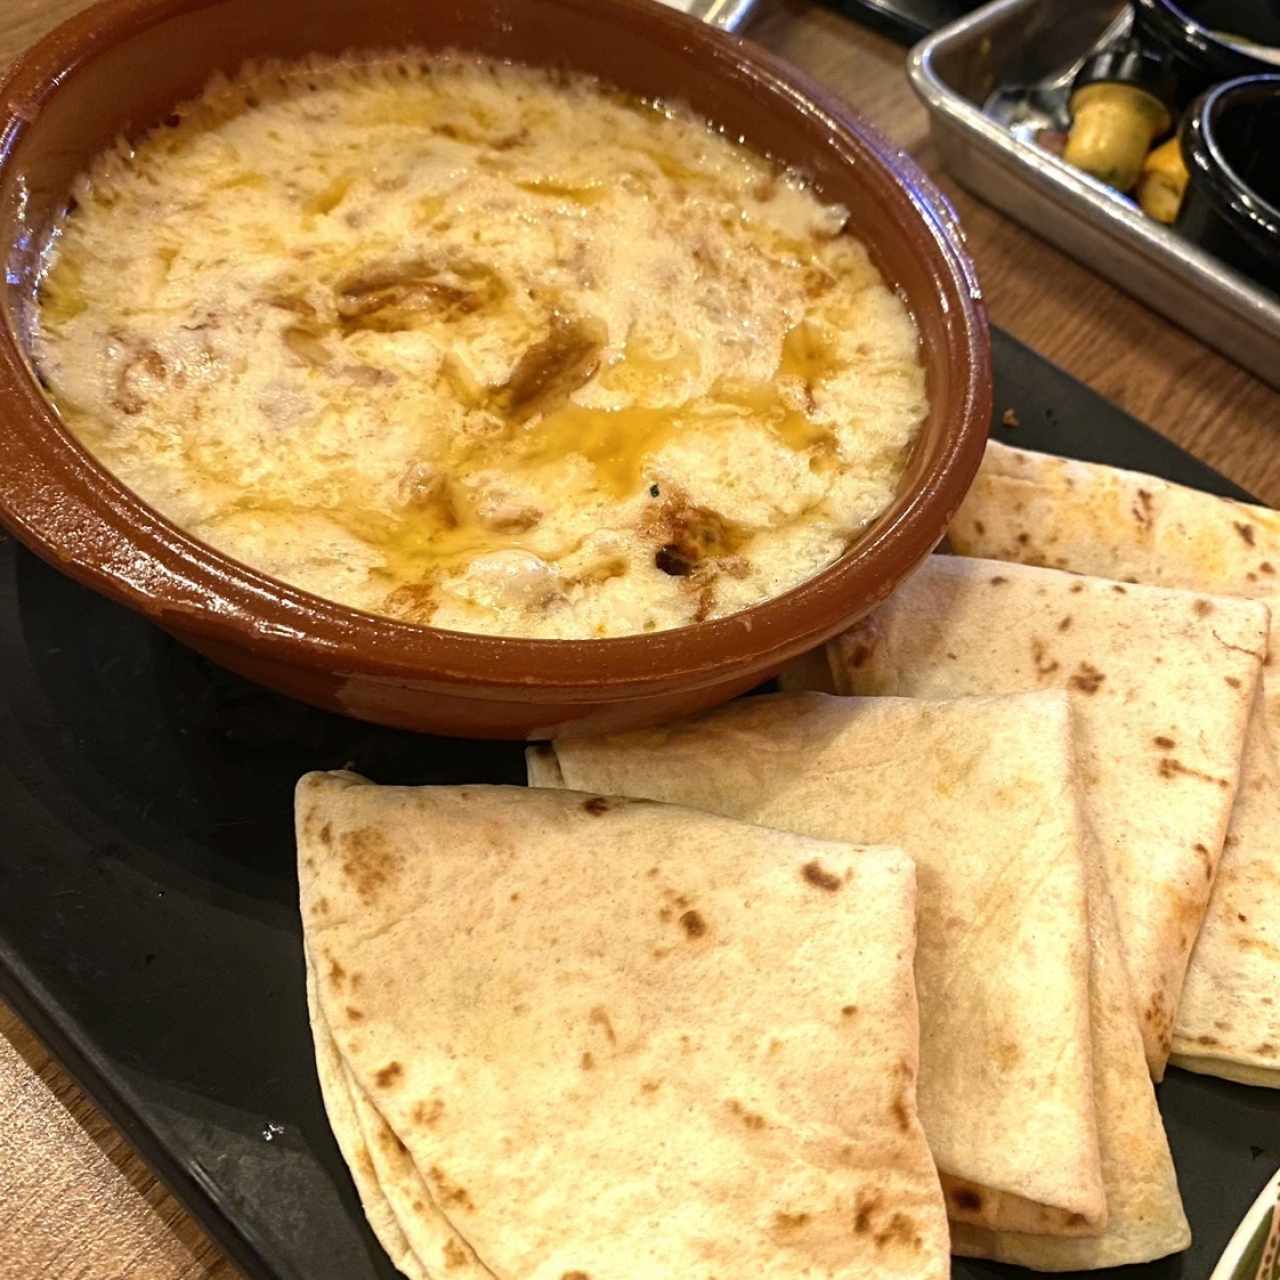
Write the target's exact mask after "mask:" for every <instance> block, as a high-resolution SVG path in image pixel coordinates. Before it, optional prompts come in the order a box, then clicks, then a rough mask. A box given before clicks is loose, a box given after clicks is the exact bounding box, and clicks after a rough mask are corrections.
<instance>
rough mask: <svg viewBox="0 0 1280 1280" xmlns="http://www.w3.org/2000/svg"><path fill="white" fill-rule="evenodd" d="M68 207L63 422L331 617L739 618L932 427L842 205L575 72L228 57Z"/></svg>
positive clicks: (863, 503)
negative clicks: (233, 75) (337, 604)
mask: <svg viewBox="0 0 1280 1280" xmlns="http://www.w3.org/2000/svg"><path fill="white" fill-rule="evenodd" d="M75 196H76V204H75V207H74V210H73V212H71V213H69V215H68V216H67V217H66V219H65V221H64V223H63V224H62V226H61V227H60V228H59V229H58V231H57V233H56V235H55V238H54V240H53V242H52V244H51V246H50V252H49V256H48V269H47V272H46V275H45V278H44V280H43V284H42V288H41V294H40V308H39V318H38V324H37V328H36V332H35V333H34V334H33V349H34V354H35V358H36V361H37V363H38V365H39V367H40V369H41V371H42V373H43V375H44V377H45V379H46V381H47V383H48V385H49V387H50V388H51V392H50V394H51V397H52V399H53V401H54V403H55V405H56V406H57V408H58V409H59V411H60V412H61V414H62V416H63V418H64V420H65V421H66V422H67V423H68V425H69V426H70V428H71V430H72V431H73V432H74V433H75V434H76V435H77V436H78V437H79V438H80V439H81V440H82V441H83V442H84V443H85V445H86V446H87V447H88V448H89V449H90V450H91V451H92V452H93V453H94V455H95V456H96V457H97V458H98V459H99V460H100V461H101V462H102V463H103V464H104V465H106V466H107V467H109V468H110V469H111V470H113V471H114V472H115V473H116V474H117V475H119V476H120V478H121V479H122V480H124V482H125V483H127V484H129V485H130V486H132V487H133V488H134V489H135V490H136V491H137V492H138V493H139V494H140V495H141V496H142V497H143V498H145V499H146V500H147V501H148V502H150V503H151V504H152V505H154V506H155V507H157V508H158V509H159V510H160V511H162V512H163V513H164V514H165V515H167V516H169V517H170V518H171V519H173V520H174V521H176V522H177V523H178V524H180V525H182V526H183V527H185V528H187V529H188V530H190V531H191V532H193V533H194V534H196V535H197V536H198V537H200V538H202V539H204V540H205V541H207V542H209V543H210V544H212V545H214V546H216V547H218V548H220V549H221V550H223V551H225V552H227V553H228V554H230V555H232V556H234V557H237V558H239V559H241V560H243V561H245V562H246V563H249V564H251V565H254V566H256V567H257V568H259V569H261V570H263V571H265V572H267V573H269V574H271V575H274V576H276V577H278V578H280V579H283V580H284V581H286V582H290V583H293V584H295V585H297V586H300V587H303V588H304V589H307V590H310V591H313V592H316V593H318V594H320V595H323V596H327V597H330V598H332V599H336V600H338V601H341V602H343V603H345V604H349V605H352V606H355V607H357V608H361V609H367V610H371V611H374V612H381V613H386V614H391V615H393V616H396V617H399V618H403V619H406V620H409V621H413V622H420V623H430V624H432V625H435V626H442V627H450V628H455V629H458V630H464V631H476V632H492V633H503V634H510V635H526V636H548V637H588V636H604V635H619V634H627V633H634V632H640V631H652V630H655V629H661V628H668V627H675V626H680V625H683V624H686V623H689V622H692V621H695V620H699V619H702V618H706V617H715V616H720V615H723V614H727V613H730V612H733V611H736V610H739V609H742V608H745V607H748V606H750V605H752V604H754V603H757V602H759V601H760V600H762V599H765V598H767V597H770V596H773V595H776V594H778V593H780V592H783V591H785V590H787V589H788V588H790V587H793V586H795V585H797V584H799V583H800V582H802V581H803V580H804V579H805V578H807V577H809V576H811V575H812V574H813V573H815V572H816V571H818V570H819V569H821V568H823V567H824V566H825V565H827V564H829V563H830V562H831V561H832V560H833V559H835V558H836V557H837V556H838V555H839V554H840V553H841V552H842V551H843V550H844V549H845V548H846V546H847V545H848V544H849V542H850V540H851V539H853V538H855V537H856V536H857V534H858V533H859V531H860V530H862V529H863V528H864V527H865V526H866V524H867V523H868V521H870V520H871V519H873V518H874V517H875V516H876V515H877V514H878V513H879V512H880V511H882V510H883V509H884V507H885V506H886V504H887V503H888V502H889V501H890V499H891V498H892V496H893V493H894V491H895V487H896V485H897V483H898V481H899V479H900V476H901V473H902V469H903V466H904V459H905V457H906V453H907V451H908V448H909V446H910V444H911V442H912V441H913V439H914V437H915V434H916V432H917V430H918V428H919V424H920V422H921V420H922V417H923V415H924V412H925V407H926V406H925V391H924V377H923V372H922V369H921V366H920V362H919V359H918V355H917V338H916V333H915V329H914V326H913V324H912V321H911V319H910V316H909V315H908V313H907V311H906V309H905V307H904V306H903V304H902V303H901V301H900V300H899V299H898V298H897V297H896V296H895V295H894V294H893V293H892V292H890V291H889V290H888V289H887V288H886V287H885V285H884V284H883V282H882V281H881V279H880V277H879V276H878V274H877V272H876V270H875V268H874V267H873V266H872V264H871V263H870V261H869V259H868V256H867V254H866V252H865V250H864V249H863V247H862V246H861V245H860V244H858V243H857V242H856V241H855V240H854V239H852V238H851V237H850V236H848V235H847V234H843V233H842V228H843V225H844V222H845V220H846V217H847V214H846V211H845V210H843V209H842V208H839V207H838V206H830V205H824V204H822V203H821V202H820V201H819V200H818V199H817V198H816V197H815V195H814V194H813V193H812V192H811V191H809V190H808V189H806V187H805V186H804V184H803V183H802V182H800V181H798V180H797V179H795V178H794V177H792V176H790V175H788V174H785V173H780V172H778V171H777V170H776V168H774V167H773V166H771V165H770V164H769V163H767V162H766V161H765V160H763V159H762V158H760V157H759V156H757V155H755V154H753V153H751V152H750V151H748V150H747V149H745V148H744V147H742V146H739V145H736V144H734V143H733V142H731V141H729V140H728V139H726V138H725V137H723V136H722V135H721V134H720V133H718V132H717V131H716V130H715V129H713V128H710V127H708V126H707V124H706V123H705V122H704V121H701V120H698V119H696V118H694V117H693V116H691V115H689V114H688V113H686V112H684V111H682V110H677V109H673V108H669V107H666V106H662V105H654V104H648V103H643V102H638V101H635V100H632V99H628V98H624V97H622V96H621V95H619V94H617V93H615V92H613V91H611V90H609V89H607V88H605V87H603V86H601V85H599V84H598V83H596V82H594V81H592V80H589V79H586V78H575V77H569V78H566V77H564V76H555V77H553V76H551V75H549V74H546V73H542V72H538V71H534V70H530V69H527V68H522V67H513V66H507V65H498V64H495V63H487V62H475V61H470V60H466V59H461V58H434V59H429V60H424V59H419V58H416V57H407V56H406V57H396V58H385V59H370V60H365V61H359V62H332V61H323V62H322V61H319V60H316V61H313V62H309V63H307V64H303V65H288V66H270V67H260V68H257V69H250V70H248V71H246V72H245V73H244V74H243V75H242V76H240V77H238V78H237V79H236V80H235V81H234V82H227V81H221V82H218V83H215V84H212V85H211V86H210V87H209V89H208V90H207V91H206V92H205V94H204V95H203V96H202V97H201V98H200V99H199V100H197V101H195V102H193V103H191V104H187V105H185V106H183V107H181V108H179V110H178V111H177V112H176V113H175V115H174V116H173V117H171V119H170V123H169V125H167V126H166V127H163V128H160V129H158V130H156V131H154V132H153V133H151V134H150V135H148V136H147V137H146V138H144V139H143V140H142V141H141V142H139V143H138V144H137V146H136V148H134V149H129V148H127V147H125V146H123V145H122V146H120V147H118V148H117V149H116V150H114V151H112V152H110V153H108V154H106V155H104V156H102V157H100V158H99V160H98V161H97V163H96V164H95V165H94V167H93V168H92V170H91V171H90V172H89V173H88V174H86V175H85V176H84V177H83V178H82V179H81V180H80V181H79V183H78V185H77V187H76V190H75Z"/></svg>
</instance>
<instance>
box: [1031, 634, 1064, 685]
mask: <svg viewBox="0 0 1280 1280" xmlns="http://www.w3.org/2000/svg"><path fill="white" fill-rule="evenodd" d="M1031 661H1032V663H1033V664H1034V666H1035V669H1036V673H1037V675H1042V676H1047V675H1052V674H1053V672H1055V671H1057V669H1058V663H1057V661H1056V660H1055V659H1053V658H1050V657H1049V655H1048V653H1047V652H1046V651H1045V647H1044V641H1043V640H1035V639H1033V640H1032V641H1031Z"/></svg>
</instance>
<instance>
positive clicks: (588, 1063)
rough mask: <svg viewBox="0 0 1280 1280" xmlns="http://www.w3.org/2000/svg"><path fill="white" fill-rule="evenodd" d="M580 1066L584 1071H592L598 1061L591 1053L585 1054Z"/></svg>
mask: <svg viewBox="0 0 1280 1280" xmlns="http://www.w3.org/2000/svg"><path fill="white" fill-rule="evenodd" d="M579 1065H580V1066H581V1067H582V1069H583V1071H590V1070H591V1069H592V1068H593V1067H594V1066H595V1065H596V1060H595V1059H594V1058H593V1057H592V1056H591V1055H590V1054H589V1053H584V1054H583V1055H582V1058H581V1060H580V1062H579Z"/></svg>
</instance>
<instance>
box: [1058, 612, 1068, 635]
mask: <svg viewBox="0 0 1280 1280" xmlns="http://www.w3.org/2000/svg"><path fill="white" fill-rule="evenodd" d="M1070 626H1071V615H1070V614H1069V613H1068V614H1067V615H1066V616H1065V617H1064V618H1063V619H1062V621H1061V622H1059V623H1058V630H1059V631H1066V630H1068V629H1069V628H1070Z"/></svg>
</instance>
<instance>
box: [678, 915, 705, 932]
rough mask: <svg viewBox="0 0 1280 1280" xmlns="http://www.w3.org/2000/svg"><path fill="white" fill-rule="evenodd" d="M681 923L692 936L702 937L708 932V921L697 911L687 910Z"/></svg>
mask: <svg viewBox="0 0 1280 1280" xmlns="http://www.w3.org/2000/svg"><path fill="white" fill-rule="evenodd" d="M680 924H681V925H682V926H683V928H684V931H685V933H687V934H688V935H689V937H691V938H701V937H702V936H703V935H704V934H705V933H706V932H707V922H706V921H705V920H704V919H703V918H702V917H701V916H700V915H699V914H698V913H697V912H696V911H686V912H685V913H684V915H682V916H681V917H680Z"/></svg>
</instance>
